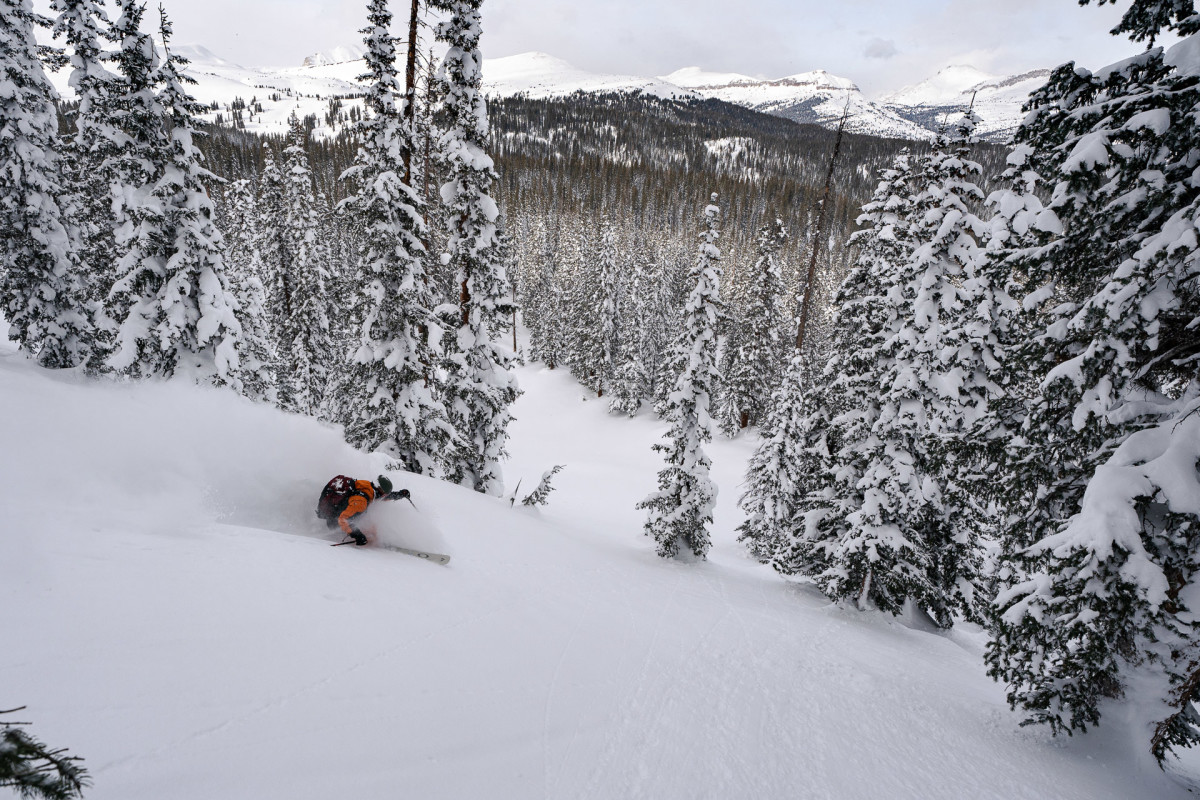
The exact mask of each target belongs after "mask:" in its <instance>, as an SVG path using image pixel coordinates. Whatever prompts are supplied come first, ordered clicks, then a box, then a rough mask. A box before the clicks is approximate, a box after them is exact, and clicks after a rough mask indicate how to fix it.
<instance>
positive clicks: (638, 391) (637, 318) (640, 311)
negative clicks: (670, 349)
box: [608, 252, 651, 417]
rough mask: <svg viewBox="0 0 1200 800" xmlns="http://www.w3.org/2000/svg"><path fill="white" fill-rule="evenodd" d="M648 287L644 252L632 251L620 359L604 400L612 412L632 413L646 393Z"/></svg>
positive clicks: (632, 414) (649, 320)
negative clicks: (646, 293) (623, 337)
mask: <svg viewBox="0 0 1200 800" xmlns="http://www.w3.org/2000/svg"><path fill="white" fill-rule="evenodd" d="M649 288H650V287H649V276H648V275H647V273H646V263H645V255H644V254H643V253H640V252H639V253H635V254H634V257H633V263H632V271H631V273H630V276H629V293H628V295H627V300H626V307H627V313H626V317H625V318H626V319H627V320H628V323H627V325H626V326H625V330H626V331H627V332H626V334H625V339H626V345H625V347H624V348H623V349H622V351H621V352H622V363H621V364H620V366H619V367H618V368H617V371H616V374H615V375H614V376H613V383H612V392H611V394H610V398H609V402H608V410H609V411H611V412H612V413H614V414H626V415H628V416H631V417H632V416H634V415H635V414H637V412H638V410H639V409H641V407H642V403H644V402H645V401H646V398H647V397H649V395H650V372H649V370H648V369H647V368H646V361H645V359H646V353H647V351H648V349H649V346H650V345H649V338H650V336H651V330H650V325H651V319H650V313H649V312H650V303H649V302H648V298H647V297H646V296H645V292H646V291H647V290H648V289H649Z"/></svg>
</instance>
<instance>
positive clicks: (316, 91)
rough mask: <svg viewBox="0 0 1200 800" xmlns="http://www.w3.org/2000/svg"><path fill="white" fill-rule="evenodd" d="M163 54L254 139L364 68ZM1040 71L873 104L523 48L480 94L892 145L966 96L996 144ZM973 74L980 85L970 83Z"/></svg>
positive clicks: (505, 60) (356, 55)
mask: <svg viewBox="0 0 1200 800" xmlns="http://www.w3.org/2000/svg"><path fill="white" fill-rule="evenodd" d="M172 50H173V51H174V52H176V53H178V54H180V55H183V56H185V57H186V58H188V59H189V60H190V62H191V63H190V65H189V68H188V71H189V73H190V74H191V75H192V76H193V77H195V78H196V79H197V81H198V82H197V84H196V85H195V86H194V87H193V92H194V94H195V96H196V98H197V99H198V100H199V101H200V102H201V103H203V104H204V105H205V106H207V107H209V109H210V111H209V113H208V115H207V118H208V120H209V121H210V122H214V123H217V124H228V123H233V124H235V125H237V126H238V127H242V128H245V129H247V130H252V131H255V132H259V133H281V132H283V131H285V130H286V128H287V121H288V119H289V118H290V116H291V115H292V114H293V113H294V114H296V115H298V116H300V117H306V116H315V117H316V118H317V119H318V131H317V135H326V134H328V133H330V132H332V131H333V130H334V128H335V126H336V122H334V121H332V120H330V121H329V122H328V130H321V129H320V121H321V120H323V119H324V118H325V117H326V116H327V115H328V114H329V108H330V106H331V105H333V104H335V103H336V102H337V101H343V100H346V101H348V102H350V103H353V102H356V101H355V100H353V98H357V97H360V96H361V95H362V93H363V86H362V85H361V84H360V83H359V82H358V77H359V76H360V75H361V74H363V72H364V71H365V69H364V64H363V61H362V52H363V51H362V48H361V47H360V46H344V47H336V48H333V49H332V50H329V51H326V52H322V53H314V54H311V55H309V56H307V57H306V58H305V59H304V61H303V63H302V64H300V65H299V66H292V67H244V66H241V65H239V64H235V63H233V62H231V61H228V60H226V59H224V58H221V57H220V56H218V55H216V54H214V53H213V52H212V51H211V50H209V49H208V48H206V47H204V46H203V45H198V44H189V45H179V46H175V47H173V48H172ZM69 73H70V70H69V69H64V70H60V71H59V72H57V73H52V76H51V77H52V80H53V81H54V83H55V85H56V87H57V88H58V90H59V92H60V93H61V94H62V95H63V96H64V97H67V98H69V97H70V96H71V94H72V92H71V90H70V88H69V86H68V78H69ZM1046 75H1048V70H1034V71H1031V72H1027V73H1022V74H1018V75H1010V76H998V75H991V74H989V73H985V72H983V71H981V70H978V69H976V68H974V67H970V66H963V65H959V66H953V67H947V68H946V69H945V70H942V71H941V72H939V73H938V74H937V75H934V76H932V77H931V78H929V79H927V80H925V81H922V82H920V83H917V84H913V85H912V86H908V87H904V88H903V89H901V90H899V91H897V92H894V93H892V94H891V95H888V96H885V97H883V98H879V99H875V100H873V99H870V98H868V97H867V96H866V95H864V94H863V92H862V91H861V89H859V87H858V86H857V85H856V84H855V83H854V81H852V80H850V79H848V78H844V77H841V76H838V75H834V74H832V73H830V72H827V71H825V70H819V69H818V70H812V71H809V72H802V73H797V74H794V75H787V76H783V77H780V78H759V77H753V76H749V75H745V74H741V73H736V72H724V73H722V72H709V71H706V70H704V69H703V68H701V67H698V66H690V67H683V68H681V69H679V70H676V71H675V72H672V73H670V74H668V75H663V76H657V77H644V76H638V75H628V74H617V73H611V74H610V73H599V72H590V71H588V70H585V69H581V68H579V67H576V66H575V65H573V64H571V63H570V62H568V61H566V60H565V59H562V58H558V57H556V56H553V55H550V54H547V53H543V52H537V51H532V52H528V53H520V54H517V55H512V56H504V57H501V58H493V59H485V60H484V63H483V78H484V81H483V83H484V85H483V91H484V93H485V94H487V95H488V96H491V97H511V96H515V95H518V94H522V95H527V96H529V97H532V98H535V99H536V98H553V97H565V96H569V95H573V94H575V93H577V92H584V93H592V94H608V93H643V94H646V95H649V96H653V97H658V98H663V99H671V100H688V99H706V98H712V99H718V100H722V101H725V102H728V103H732V104H734V105H738V106H742V107H744V108H750V109H753V110H755V111H759V112H762V113H766V114H771V115H773V116H777V117H783V118H785V119H791V120H793V121H795V122H800V123H811V124H817V125H822V126H824V127H827V128H833V127H836V126H837V125H838V123H839V121H840V120H841V117H842V115H843V113H847V114H848V120H847V124H846V128H847V130H849V131H850V132H852V133H860V134H864V135H870V136H881V137H885V138H894V139H912V140H930V139H932V138H933V137H934V135H935V134H936V132H937V130H938V129H939V128H940V127H941V126H943V125H944V124H945V121H946V118H947V116H948V115H951V114H953V113H955V112H961V111H963V110H965V109H966V107H967V106H968V105H969V104H970V103H971V102H972V98H974V102H975V110H976V111H977V113H979V114H980V116H981V117H982V118H983V122H982V124H981V125H980V126H979V128H978V130H979V133H980V135H981V138H983V139H985V140H991V141H1004V140H1006V139H1007V138H1009V137H1010V136H1011V134H1012V132H1013V131H1015V130H1016V128H1017V126H1018V125H1019V124H1020V121H1021V119H1022V116H1023V115H1022V113H1021V110H1020V109H1021V106H1022V105H1023V103H1024V102H1025V99H1026V98H1027V97H1028V95H1029V92H1030V91H1032V90H1033V89H1035V88H1037V86H1039V85H1040V84H1041V83H1042V82H1044V79H1045V76H1046ZM976 78H980V79H981V80H975V79H976ZM238 99H241V100H243V101H251V102H250V104H249V105H250V109H249V110H248V111H246V112H245V113H238V114H235V113H234V111H235V108H234V106H235V105H237V104H236V103H235V101H236V100H238Z"/></svg>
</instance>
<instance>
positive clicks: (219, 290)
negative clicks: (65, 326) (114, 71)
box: [108, 6, 241, 388]
mask: <svg viewBox="0 0 1200 800" xmlns="http://www.w3.org/2000/svg"><path fill="white" fill-rule="evenodd" d="M127 15H128V24H129V26H130V27H129V29H130V31H132V32H134V34H135V36H134V38H135V40H136V43H135V44H134V45H132V47H133V48H135V52H134V53H132V54H131V55H134V56H136V58H137V59H138V61H139V63H140V64H154V63H155V62H156V60H157V59H156V56H155V54H154V50H153V45H152V44H151V43H150V39H149V37H148V36H146V35H145V34H143V33H141V32H140V31H139V30H138V27H139V23H140V17H141V9H140V8H135V7H133V6H130V7H128V8H126V9H124V13H123V18H124V17H125V16H127ZM161 34H162V41H163V47H164V50H166V49H167V48H168V47H169V43H170V38H171V25H170V22H169V21H168V20H167V17H166V14H165V12H164V13H163V16H162V24H161ZM147 48H148V51H147ZM186 63H187V60H186V59H183V58H181V57H180V56H177V55H175V54H172V53H170V52H169V50H168V51H167V55H166V58H164V59H163V60H162V62H161V64H159V65H158V66H157V68H156V69H155V70H154V72H153V73H151V74H150V75H147V76H146V82H145V84H143V88H142V90H141V91H146V92H149V91H150V89H151V87H152V86H153V85H156V84H157V85H160V86H161V87H162V88H161V91H160V93H159V95H158V97H156V98H145V99H144V100H135V101H134V102H135V103H136V104H137V105H138V107H139V108H141V109H142V110H145V111H147V112H149V111H151V110H153V111H154V112H156V113H157V114H158V120H157V123H155V122H154V120H153V119H152V118H151V117H149V116H147V117H146V118H145V119H142V120H140V123H142V124H145V125H148V126H151V127H154V126H157V128H156V129H155V130H150V129H147V130H145V131H143V133H144V134H145V135H146V137H147V140H146V141H147V145H148V146H149V148H151V149H150V150H149V152H153V153H154V154H155V155H156V156H158V157H159V158H161V161H160V162H158V164H157V165H155V168H154V174H153V180H154V182H153V183H152V184H150V185H148V186H143V187H140V188H137V189H135V190H134V193H133V196H132V197H128V196H127V198H126V201H127V203H128V208H129V214H130V220H131V221H140V225H139V226H138V229H137V231H136V233H135V234H134V236H132V237H130V238H128V239H126V240H125V241H126V242H127V244H128V245H129V250H128V251H127V253H126V256H125V257H124V258H123V259H122V262H121V265H122V267H123V268H124V273H123V274H122V276H121V277H120V279H119V280H118V281H117V283H116V284H115V285H114V286H113V290H112V294H111V296H110V301H111V307H112V308H113V310H114V311H115V312H116V313H115V314H114V318H115V319H116V320H118V331H117V339H116V350H115V351H114V352H113V353H112V355H110V356H109V358H108V364H109V366H110V367H112V368H113V369H115V370H117V371H119V372H122V373H124V374H127V375H131V376H133V377H148V376H163V377H169V376H172V375H175V374H178V373H186V374H189V375H191V376H192V377H193V378H195V379H196V380H200V381H211V382H214V383H218V384H231V385H234V386H235V387H237V388H240V386H239V378H238V371H239V364H238V346H239V342H238V340H239V338H240V337H241V326H240V325H239V323H238V320H237V316H236V308H237V301H236V300H235V299H234V298H233V296H232V295H231V294H230V292H229V289H228V286H227V282H226V277H225V263H224V253H223V244H222V241H221V233H220V231H218V230H217V227H216V223H215V220H214V217H215V209H214V207H213V204H212V201H211V200H210V199H209V196H208V192H207V190H206V189H205V186H204V181H205V180H211V179H213V178H214V177H215V176H213V175H212V174H211V173H209V172H208V170H206V169H204V168H203V167H202V166H200V159H201V155H200V151H199V150H198V149H197V148H196V145H195V143H194V142H193V138H194V136H195V135H196V127H197V122H196V119H197V117H198V116H199V114H200V113H201V109H200V107H199V104H198V103H197V102H196V101H195V99H193V98H192V97H191V96H190V95H189V94H188V93H187V89H186V87H185V83H187V82H191V79H190V78H188V77H186V76H185V75H184V74H183V73H182V72H181V71H180V70H181V68H182V67H183V66H184V65H186ZM160 137H161V138H160ZM145 168H146V167H145V165H143V166H142V167H141V169H145ZM147 189H148V190H149V191H148V192H146V191H145V190H147ZM122 238H124V234H122Z"/></svg>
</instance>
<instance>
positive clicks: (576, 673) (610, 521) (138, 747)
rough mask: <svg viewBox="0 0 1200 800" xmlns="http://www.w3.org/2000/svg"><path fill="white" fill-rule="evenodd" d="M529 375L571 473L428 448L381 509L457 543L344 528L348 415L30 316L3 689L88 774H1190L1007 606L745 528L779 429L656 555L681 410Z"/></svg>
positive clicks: (534, 446) (872, 789)
mask: <svg viewBox="0 0 1200 800" xmlns="http://www.w3.org/2000/svg"><path fill="white" fill-rule="evenodd" d="M0 327H2V326H0ZM0 333H2V331H0ZM520 379H521V381H522V386H523V388H524V389H525V391H526V394H525V395H524V396H523V397H522V399H521V400H520V401H519V402H518V405H517V406H516V408H515V415H516V417H517V420H516V422H514V424H513V427H512V429H511V432H512V440H511V442H510V449H511V451H512V453H513V457H512V460H511V462H509V463H508V464H507V465H506V467H505V472H506V477H507V479H508V483H509V485H513V486H515V484H516V481H517V479H519V478H520V479H524V481H525V483H526V484H529V485H532V483H534V482H536V479H537V478H538V476H540V475H541V474H542V472H544V471H545V470H546V469H548V468H549V467H551V466H553V465H554V464H565V465H566V469H565V470H564V471H563V472H562V473H561V474H560V475H558V476H557V477H556V478H555V481H554V486H555V490H554V492H553V493H552V494H551V495H550V502H549V505H548V506H547V507H545V508H542V509H528V508H522V507H520V506H519V505H518V506H517V507H515V508H510V507H509V506H508V503H507V501H500V500H496V499H494V498H487V497H483V496H480V495H476V494H474V493H472V492H469V491H466V490H464V489H461V488H458V487H451V486H448V485H445V484H439V483H435V482H433V481H429V480H427V479H425V478H421V477H419V476H400V477H401V478H402V479H401V480H400V481H399V485H403V486H407V487H408V488H410V489H411V491H412V492H413V497H414V500H415V501H416V504H417V506H418V508H419V509H420V510H419V511H417V510H415V509H413V508H411V507H408V506H407V504H395V505H391V504H389V505H387V506H383V507H381V508H378V509H377V511H376V513H375V516H376V520H377V522H378V525H379V530H380V537H381V538H386V540H387V541H389V542H391V543H394V544H397V545H401V546H414V547H422V548H427V549H435V550H437V551H439V552H445V553H448V554H450V555H451V556H452V557H453V561H451V563H450V565H449V566H447V567H437V566H435V565H430V564H425V563H421V562H420V560H418V559H414V558H411V557H408V556H405V555H403V554H397V553H388V552H386V551H382V550H372V549H371V548H361V549H360V548H353V547H346V548H336V549H334V548H330V547H328V544H329V543H331V542H332V541H336V540H337V537H336V534H335V533H333V532H327V531H326V530H325V529H324V528H323V527H322V526H321V525H320V524H319V523H317V522H316V521H315V518H313V517H312V509H311V507H312V506H313V505H314V504H315V500H316V495H317V493H319V491H320V487H321V486H322V485H323V483H324V481H325V480H327V479H328V477H330V476H331V475H333V474H337V473H345V474H352V475H356V476H362V477H374V475H376V474H378V473H379V472H380V471H382V467H383V462H382V460H381V459H379V458H376V457H371V456H366V455H363V454H360V453H355V452H354V451H352V450H351V449H349V448H347V447H346V446H345V445H344V444H342V442H341V440H340V437H339V435H338V432H337V431H336V430H334V429H331V428H329V427H328V426H325V425H321V424H319V423H316V422H314V421H311V420H304V419H300V418H296V417H290V416H286V415H282V414H279V413H278V412H275V411H273V410H271V409H266V408H263V407H257V406H252V405H251V404H249V403H246V402H243V401H241V400H240V399H238V398H236V397H233V396H232V395H231V394H230V393H228V392H220V391H214V390H200V389H195V388H192V387H187V386H181V385H177V384H168V385H160V384H150V385H140V386H139V385H129V384H121V385H94V384H89V383H88V382H86V381H85V380H84V379H82V378H80V377H79V376H76V375H73V374H71V373H57V374H51V373H46V372H44V371H40V370H37V369H35V368H33V367H32V366H31V365H29V364H28V363H26V362H25V360H24V359H22V358H20V357H17V356H16V355H14V354H13V352H12V351H11V349H10V348H8V347H7V345H0V396H2V397H3V398H4V403H3V407H4V410H5V413H4V414H0V440H2V441H4V442H5V443H6V456H7V457H6V458H5V459H3V460H0V507H2V508H4V509H5V511H6V518H7V519H8V520H9V527H8V535H7V536H5V537H0V608H2V609H3V610H4V613H3V614H2V615H0V638H2V640H3V641H5V642H15V643H18V645H17V647H16V648H13V649H9V650H8V651H7V652H0V707H11V706H15V705H21V704H26V705H28V710H27V711H26V712H25V714H26V716H27V717H28V718H29V719H30V720H31V721H32V722H33V723H34V725H33V728H32V729H31V730H32V732H33V733H34V734H35V735H37V736H38V737H39V738H41V739H43V740H44V741H46V742H48V743H50V744H52V745H53V746H56V747H60V746H61V747H69V748H70V749H71V752H72V753H73V754H77V755H80V756H82V757H84V758H85V765H86V766H87V767H88V768H89V770H90V771H91V772H92V774H93V778H94V782H95V786H94V788H92V789H91V790H89V791H88V792H87V794H86V795H85V796H86V797H87V798H88V800H108V799H109V798H114V799H115V798H120V799H121V800H143V799H144V800H151V799H153V800H158V798H163V797H171V798H179V799H180V800H192V799H193V798H194V799H195V800H211V799H212V798H223V799H227V798H233V799H236V798H262V797H287V798H289V800H306V799H307V798H312V800H325V799H326V798H330V797H341V796H349V797H354V798H356V800H373V799H374V798H379V799H380V800H383V799H384V798H387V799H389V800H390V799H391V798H395V797H398V796H402V797H414V798H442V797H444V798H460V797H461V798H466V797H480V798H499V799H501V800H504V799H506V798H513V800H518V799H519V800H524V799H525V798H553V799H554V800H560V799H562V800H567V799H574V798H579V799H581V800H582V798H589V799H590V798H653V799H654V800H662V799H666V800H672V799H673V798H681V799H682V798H734V797H737V798H741V797H746V798H787V799H788V800H793V799H794V798H850V799H851V800H853V799H855V798H912V800H918V799H919V800H933V799H935V798H945V799H946V800H957V798H964V797H970V798H1004V799H1005V800H1012V799H1014V798H1015V799H1020V798H1029V800H1042V798H1054V800H1060V799H1061V800H1076V799H1078V800H1084V799H1085V798H1086V800H1105V799H1106V798H1114V799H1115V798H1134V797H1136V798H1142V797H1145V798H1151V797H1154V798H1163V799H1164V800H1171V799H1172V798H1182V797H1185V796H1188V795H1187V793H1186V792H1185V791H1184V790H1183V789H1181V788H1179V787H1178V786H1177V785H1175V784H1173V783H1171V782H1170V781H1169V780H1168V779H1167V778H1165V777H1164V776H1163V775H1162V774H1161V773H1159V772H1158V771H1157V770H1155V769H1153V768H1150V769H1147V768H1145V765H1144V764H1143V763H1141V762H1138V761H1136V760H1135V759H1134V757H1133V756H1132V755H1131V752H1132V749H1131V748H1130V746H1129V745H1128V739H1129V737H1130V736H1131V732H1129V731H1127V730H1125V729H1123V728H1122V727H1121V723H1120V721H1119V719H1116V718H1115V717H1116V715H1113V717H1114V718H1113V719H1109V718H1106V720H1105V724H1103V725H1101V727H1100V728H1099V729H1097V730H1096V731H1094V732H1093V733H1090V734H1088V735H1087V736H1076V737H1073V738H1070V739H1053V738H1052V737H1050V736H1049V735H1048V734H1047V733H1046V732H1045V731H1043V730H1037V729H1026V728H1020V727H1019V725H1018V723H1019V719H1020V718H1019V716H1018V715H1016V714H1014V713H1012V712H1010V711H1009V710H1008V709H1007V706H1006V705H1005V703H1004V699H1003V691H1002V688H1001V687H999V686H997V685H995V684H994V683H992V682H991V681H990V680H989V679H988V678H987V677H986V676H985V674H984V668H983V664H982V659H981V653H982V646H983V641H984V639H983V635H982V633H981V632H980V631H979V630H977V629H973V628H970V627H966V628H964V629H962V630H955V631H952V632H950V633H939V632H930V631H926V630H921V629H917V628H913V627H908V626H906V625H905V624H904V623H903V622H902V621H900V620H895V619H892V618H890V617H884V616H880V615H874V614H862V613H858V612H856V611H853V610H851V609H847V608H842V607H838V606H833V605H830V604H829V603H828V602H827V601H826V600H825V599H824V598H823V597H821V595H820V594H819V593H818V592H816V590H815V589H813V588H812V587H811V586H808V585H806V584H804V583H802V582H797V581H789V580H785V579H782V578H780V577H779V576H777V575H775V574H774V573H773V572H772V571H771V570H769V569H767V568H765V567H763V566H761V565H759V564H756V563H754V562H753V561H752V560H751V559H750V558H749V557H748V556H747V555H746V554H745V552H744V550H743V549H742V548H741V546H740V545H739V544H738V543H737V542H736V532H735V528H736V526H737V524H738V521H739V514H738V511H737V508H736V498H737V496H738V495H739V494H740V488H739V487H738V486H737V484H739V483H740V482H741V478H742V476H741V473H742V470H743V468H744V464H745V460H746V458H747V457H748V455H749V454H750V452H751V451H752V449H753V447H754V444H755V441H754V437H753V435H750V436H745V437H742V438H740V439H738V440H735V441H732V442H730V441H726V440H720V439H719V440H718V441H715V442H713V443H712V444H711V445H710V446H709V448H707V449H708V451H709V453H710V455H711V456H712V457H713V462H714V468H713V477H714V480H715V481H716V483H717V484H718V485H719V487H720V489H721V493H720V496H719V498H718V506H717V509H716V515H715V518H716V523H715V525H714V528H713V540H714V547H713V550H712V552H711V554H710V559H709V560H708V561H707V562H701V563H678V562H672V561H663V560H662V559H659V558H657V557H656V556H655V555H654V550H653V543H652V542H651V541H650V540H649V539H647V538H646V537H645V536H644V535H643V534H642V531H641V525H642V522H643V520H644V517H643V516H642V515H643V512H641V511H638V510H636V509H635V508H634V504H635V503H636V502H637V501H638V500H640V499H641V498H642V497H644V496H645V495H646V494H647V493H649V492H650V491H651V490H652V489H653V488H654V485H655V474H656V473H657V471H658V469H659V466H660V462H659V456H658V454H656V453H653V452H651V450H650V445H651V444H652V443H653V442H654V441H656V440H657V439H658V437H660V436H661V435H662V433H663V432H664V431H665V429H666V426H665V425H664V424H663V423H661V422H660V421H658V420H656V419H653V418H652V417H651V416H648V415H642V416H639V417H637V418H634V419H625V418H615V417H611V416H609V415H607V413H606V412H605V404H604V403H603V402H597V401H594V400H591V399H588V400H586V402H584V401H582V400H581V398H585V397H586V395H585V390H583V389H582V388H581V387H579V386H578V385H576V384H575V383H574V382H573V381H572V380H571V379H570V377H569V376H567V375H564V374H563V373H562V372H561V371H547V370H544V369H542V368H540V367H538V366H536V365H535V366H531V367H528V368H524V369H522V370H521V373H520ZM58 485H66V486H69V487H70V490H69V491H67V492H65V493H62V494H57V493H55V491H54V487H55V486H58ZM48 497H49V499H47V498H48Z"/></svg>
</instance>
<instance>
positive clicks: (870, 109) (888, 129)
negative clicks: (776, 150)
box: [662, 67, 930, 139]
mask: <svg viewBox="0 0 1200 800" xmlns="http://www.w3.org/2000/svg"><path fill="white" fill-rule="evenodd" d="M662 80H664V81H666V82H668V83H674V84H677V85H680V86H686V87H688V88H689V89H691V90H692V91H694V92H696V93H697V94H700V95H701V96H703V97H713V98H716V99H718V100H724V101H725V102H727V103H733V104H735V105H739V106H745V107H746V108H752V109H754V110H755V111H761V112H763V113H764V114H774V115H775V116H778V117H786V118H787V119H793V120H795V121H797V122H812V123H816V124H819V125H825V126H836V125H837V124H838V120H840V119H841V117H842V113H843V112H844V111H846V110H847V106H848V110H849V113H850V116H849V119H848V120H847V122H846V129H847V130H849V131H852V132H854V133H865V134H870V135H873V136H888V137H894V138H902V139H928V138H930V132H929V131H928V130H926V129H924V128H922V127H921V126H919V125H916V124H914V123H913V122H911V121H909V120H907V119H904V118H903V117H901V116H900V115H898V114H896V113H894V112H892V111H890V110H888V109H886V108H883V107H882V106H880V105H878V104H876V103H874V102H872V101H870V100H868V99H867V98H866V97H864V96H863V93H862V92H861V91H859V89H858V87H857V86H855V85H854V82H853V81H850V80H847V79H846V78H839V77H838V76H836V75H831V74H830V73H828V72H825V71H824V70H817V71H815V72H804V73H800V74H799V75H790V76H788V77H786V78H778V79H775V80H759V79H755V78H749V77H747V76H744V75H736V74H729V73H708V72H704V71H703V70H701V69H700V68H698V67H686V68H684V69H682V70H679V71H678V72H673V73H671V74H670V75H666V76H664V77H663V78H662Z"/></svg>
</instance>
